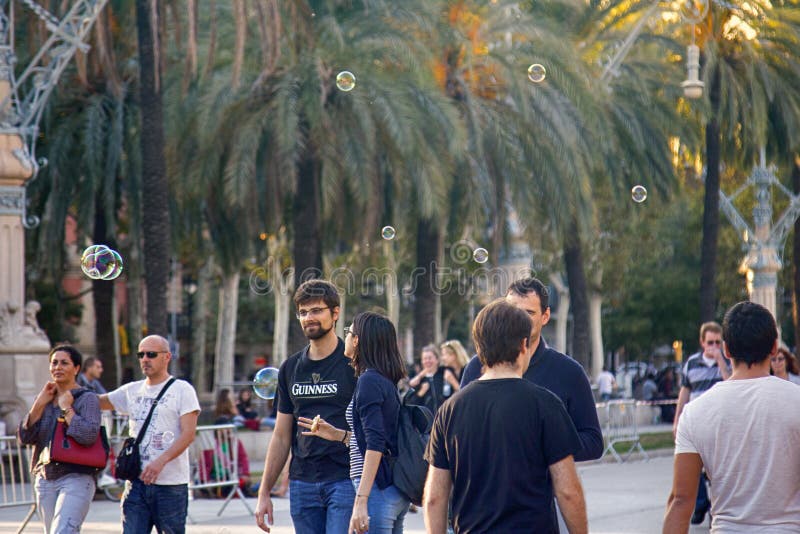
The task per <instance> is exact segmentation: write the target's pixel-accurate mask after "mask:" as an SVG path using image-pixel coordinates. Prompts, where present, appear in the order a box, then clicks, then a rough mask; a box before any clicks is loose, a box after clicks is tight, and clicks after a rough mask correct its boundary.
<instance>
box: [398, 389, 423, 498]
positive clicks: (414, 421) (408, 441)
mask: <svg viewBox="0 0 800 534" xmlns="http://www.w3.org/2000/svg"><path fill="white" fill-rule="evenodd" d="M413 393H414V390H413V389H411V390H409V391H408V392H407V393H406V394H405V395H404V396H403V397H402V398H401V399H400V412H399V413H398V416H397V423H398V424H397V455H396V456H393V455H391V453H387V456H388V458H387V459H388V460H389V462H390V465H391V466H392V477H393V484H394V486H395V487H396V488H397V489H398V490H400V492H401V493H403V495H405V496H406V497H408V499H409V500H410V501H411V502H412V503H414V504H416V505H417V506H420V505H421V504H422V493H423V490H424V489H425V477H426V476H427V474H428V462H426V461H425V449H426V448H427V447H428V440H429V439H430V436H431V427H432V426H433V413H432V412H431V411H430V410H429V409H428V408H426V407H425V406H417V405H414V404H408V399H409V398H410V396H411V395H412V394H413ZM398 397H399V394H398Z"/></svg>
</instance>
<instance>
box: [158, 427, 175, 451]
mask: <svg viewBox="0 0 800 534" xmlns="http://www.w3.org/2000/svg"><path fill="white" fill-rule="evenodd" d="M174 442H175V434H174V433H173V432H171V431H169V430H167V431H166V432H164V433H163V434H161V443H162V444H163V445H164V446H165V447H167V448H169V447H171V446H172V444H173V443H174Z"/></svg>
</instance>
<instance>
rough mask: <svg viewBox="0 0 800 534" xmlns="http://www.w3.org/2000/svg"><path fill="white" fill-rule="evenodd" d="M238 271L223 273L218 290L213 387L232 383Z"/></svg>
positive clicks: (217, 387) (237, 302) (237, 307)
mask: <svg viewBox="0 0 800 534" xmlns="http://www.w3.org/2000/svg"><path fill="white" fill-rule="evenodd" d="M239 277H240V275H239V271H235V272H234V273H232V274H223V276H222V287H220V292H219V312H218V313H219V315H218V319H217V342H216V345H215V348H214V355H215V359H214V389H215V390H219V388H220V387H229V386H230V385H231V384H232V383H233V364H234V362H233V355H234V349H235V347H236V314H237V311H238V309H239Z"/></svg>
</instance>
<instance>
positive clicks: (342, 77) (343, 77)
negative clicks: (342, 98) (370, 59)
mask: <svg viewBox="0 0 800 534" xmlns="http://www.w3.org/2000/svg"><path fill="white" fill-rule="evenodd" d="M355 86H356V77H355V76H354V75H353V73H352V72H350V71H349V70H343V71H342V72H340V73H339V74H337V75H336V87H338V88H339V90H340V91H344V92H345V93H348V92H350V91H352V90H353V88H354V87H355Z"/></svg>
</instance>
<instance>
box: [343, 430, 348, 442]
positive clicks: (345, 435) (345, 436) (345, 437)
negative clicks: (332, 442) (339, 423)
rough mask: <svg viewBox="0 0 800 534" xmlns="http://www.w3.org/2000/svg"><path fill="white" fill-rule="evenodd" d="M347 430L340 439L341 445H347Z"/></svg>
mask: <svg viewBox="0 0 800 534" xmlns="http://www.w3.org/2000/svg"><path fill="white" fill-rule="evenodd" d="M346 441H347V430H345V431H344V436H343V437H342V445H347V443H346Z"/></svg>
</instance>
